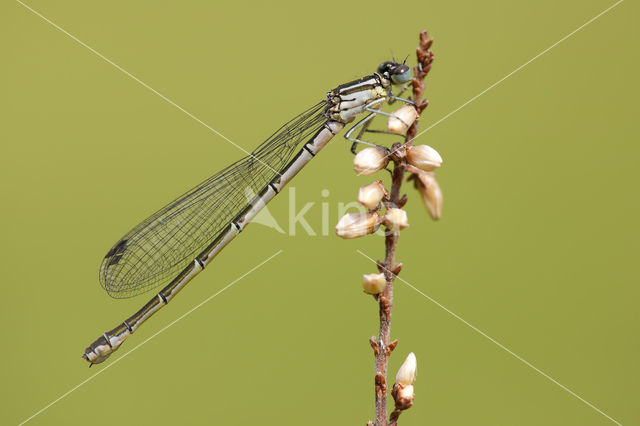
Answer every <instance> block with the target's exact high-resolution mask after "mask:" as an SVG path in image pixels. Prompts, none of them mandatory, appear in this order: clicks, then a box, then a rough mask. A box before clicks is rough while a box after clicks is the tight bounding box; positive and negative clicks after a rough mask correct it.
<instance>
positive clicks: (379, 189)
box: [358, 180, 387, 210]
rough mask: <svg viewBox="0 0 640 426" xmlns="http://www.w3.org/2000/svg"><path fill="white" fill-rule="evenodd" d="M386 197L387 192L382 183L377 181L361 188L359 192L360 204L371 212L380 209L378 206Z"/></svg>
mask: <svg viewBox="0 0 640 426" xmlns="http://www.w3.org/2000/svg"><path fill="white" fill-rule="evenodd" d="M385 195H387V190H386V189H384V185H383V184H382V181H381V180H377V181H375V182H373V183H370V184H369V185H366V186H363V187H362V188H360V190H359V191H358V202H359V203H360V204H362V205H363V206H365V207H366V208H368V209H369V210H373V209H375V208H376V207H378V204H380V201H382V199H383V198H384V196H385Z"/></svg>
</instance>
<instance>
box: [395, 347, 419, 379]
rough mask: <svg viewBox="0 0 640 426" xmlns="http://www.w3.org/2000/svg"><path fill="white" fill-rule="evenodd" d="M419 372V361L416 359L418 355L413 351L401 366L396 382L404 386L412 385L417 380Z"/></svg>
mask: <svg viewBox="0 0 640 426" xmlns="http://www.w3.org/2000/svg"><path fill="white" fill-rule="evenodd" d="M417 374H418V361H417V360H416V355H415V354H414V353H413V352H411V353H410V354H409V355H408V356H407V359H405V360H404V362H403V363H402V365H401V366H400V369H399V370H398V374H396V383H397V384H399V385H402V386H411V385H413V383H414V382H415V381H416V376H417Z"/></svg>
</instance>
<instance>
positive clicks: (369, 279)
mask: <svg viewBox="0 0 640 426" xmlns="http://www.w3.org/2000/svg"><path fill="white" fill-rule="evenodd" d="M386 286H387V279H386V278H385V277H384V274H366V275H363V276H362V288H363V289H364V292H365V293H367V294H378V293H382V292H383V291H384V288H385V287H386Z"/></svg>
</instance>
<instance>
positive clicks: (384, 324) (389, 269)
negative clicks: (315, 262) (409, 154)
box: [367, 31, 433, 426]
mask: <svg viewBox="0 0 640 426" xmlns="http://www.w3.org/2000/svg"><path fill="white" fill-rule="evenodd" d="M432 43H433V39H432V38H430V37H429V35H428V33H427V32H426V31H422V32H420V45H419V46H418V48H417V52H416V53H417V56H418V65H417V66H416V67H414V69H413V74H414V78H413V80H412V86H413V98H412V100H413V101H414V102H415V104H416V110H417V111H418V115H420V113H422V111H423V110H424V109H425V108H426V107H427V105H428V104H429V101H428V100H426V99H422V94H423V92H424V88H425V84H424V78H425V77H426V76H427V74H428V73H429V71H430V70H431V63H432V62H433V52H431V50H430V47H431V44H432ZM417 131H418V121H416V122H415V123H414V124H413V125H412V126H411V127H410V128H409V131H408V132H407V135H406V137H405V143H409V142H411V141H412V140H413V139H414V138H415V135H416V134H417ZM408 145H410V144H408ZM390 152H391V154H390V155H389V157H390V159H391V161H392V162H393V171H392V174H391V193H390V194H389V198H388V200H387V201H386V202H385V205H386V207H387V209H389V208H402V207H403V206H404V204H405V203H406V202H407V197H406V195H403V196H401V195H400V194H401V189H402V181H403V179H404V174H405V171H406V170H407V168H411V167H412V166H410V165H408V164H407V162H406V148H405V147H404V146H403V145H402V144H400V143H395V144H393V146H392V147H391V151H390ZM398 237H399V233H398V231H392V230H389V229H388V230H387V232H386V235H385V240H384V241H385V258H384V262H383V263H380V262H378V269H379V270H380V272H381V273H383V274H384V276H385V278H386V281H387V286H386V287H385V289H384V291H383V292H382V293H380V294H379V295H378V296H377V300H378V304H379V313H380V331H379V333H378V338H377V339H376V338H375V337H372V338H371V340H370V343H371V347H372V348H373V352H374V355H375V357H376V374H375V391H376V421H375V426H396V425H397V421H398V417H400V413H401V412H402V411H403V410H404V409H407V408H408V407H407V406H400V405H398V403H396V407H395V409H394V410H393V412H392V413H391V415H390V416H389V423H387V370H388V365H389V356H390V355H391V352H392V351H393V349H395V347H396V345H397V344H398V341H397V340H394V341H393V342H389V336H390V333H391V315H392V312H393V282H394V280H395V277H396V275H397V274H398V273H399V272H400V269H401V268H402V264H401V263H399V264H396V246H397V244H398ZM392 395H393V396H394V399H396V395H395V389H394V391H393V392H392ZM409 406H410V405H409ZM367 424H368V425H371V424H372V423H371V422H369V423H367Z"/></svg>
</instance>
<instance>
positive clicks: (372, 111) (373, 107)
mask: <svg viewBox="0 0 640 426" xmlns="http://www.w3.org/2000/svg"><path fill="white" fill-rule="evenodd" d="M388 96H389V100H388V101H387V102H388V103H389V104H391V103H392V100H398V101H402V102H405V103H407V104H410V105H414V106H415V103H414V102H413V101H410V100H408V99H403V98H400V97H398V96H394V95H393V94H391V93H389V94H388ZM384 101H385V99H376V100H375V101H373V102H370V103H368V104H367V105H365V106H364V108H363V111H367V112H369V115H367V116H366V117H364V118H363V119H362V120H360V121H358V122H357V123H356V124H354V125H353V127H351V128H350V129H349V130H348V131H347V133H346V134H345V135H344V138H345V139H346V140H348V141H350V142H352V144H351V152H352V153H353V154H354V155H355V154H356V148H357V146H358V144H364V145H369V146H377V147H379V148H383V149H387V148H386V147H383V146H380V145H376V144H374V143H371V142H366V141H364V140H362V139H361V138H362V135H364V133H384V134H389V135H395V133H391V132H388V131H386V130H376V129H369V126H370V125H371V121H372V120H373V119H374V118H375V117H376V116H377V115H382V116H386V117H394V118H397V119H398V120H400V121H403V120H402V118H400V117H398V116H395V115H393V114H391V113H388V112H384V111H381V110H380V108H382V105H383V104H384ZM356 130H358V134H357V135H356V137H351V135H352V134H353V132H355V131H356Z"/></svg>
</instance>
